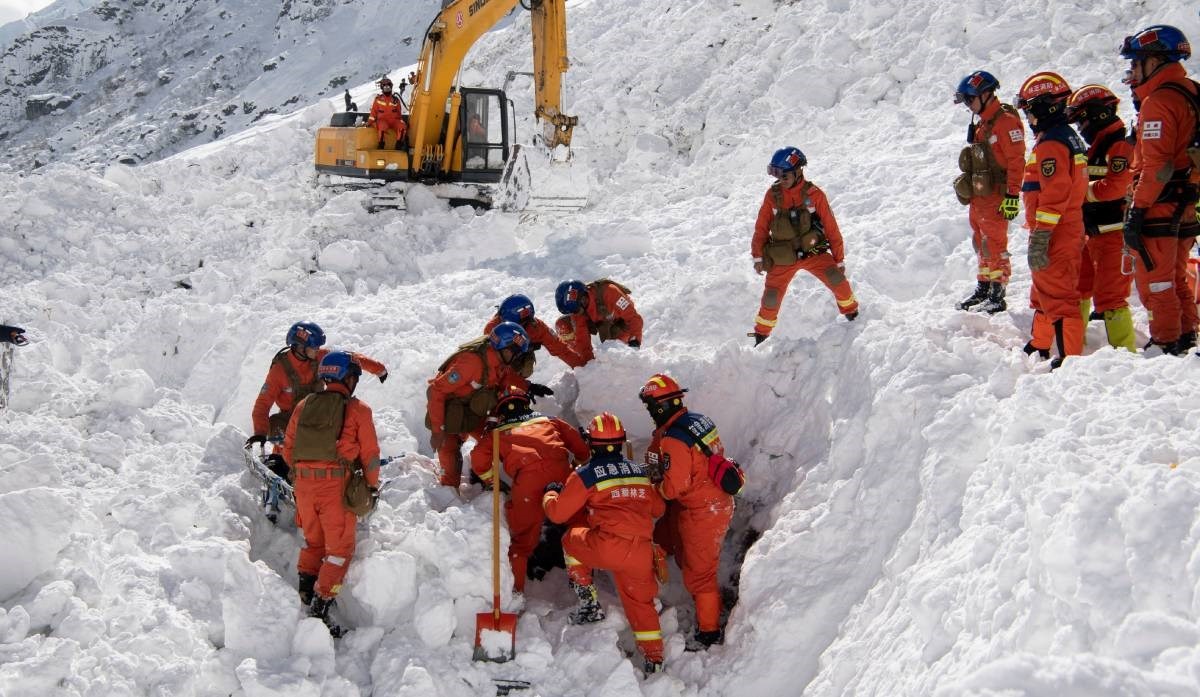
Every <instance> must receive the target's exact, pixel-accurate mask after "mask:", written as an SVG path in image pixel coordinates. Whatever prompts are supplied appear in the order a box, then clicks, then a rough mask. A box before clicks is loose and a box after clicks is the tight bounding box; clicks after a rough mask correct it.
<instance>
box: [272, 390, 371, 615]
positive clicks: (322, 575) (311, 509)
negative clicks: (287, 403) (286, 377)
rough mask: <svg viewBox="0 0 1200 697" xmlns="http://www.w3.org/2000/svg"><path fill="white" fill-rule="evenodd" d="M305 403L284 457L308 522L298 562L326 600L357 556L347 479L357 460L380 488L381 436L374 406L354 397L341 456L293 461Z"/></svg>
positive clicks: (302, 518)
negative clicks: (345, 500)
mask: <svg viewBox="0 0 1200 697" xmlns="http://www.w3.org/2000/svg"><path fill="white" fill-rule="evenodd" d="M325 390H326V391H327V392H340V393H342V394H344V395H348V394H349V388H347V387H346V386H345V385H343V384H341V383H338V382H331V383H329V384H328V385H327V386H326V388H325ZM306 403H307V402H306V401H301V402H300V404H298V405H297V406H296V410H295V412H294V413H293V414H292V419H291V421H289V422H288V427H287V435H286V437H285V438H284V442H283V458H284V460H286V461H287V463H288V464H289V465H291V467H292V471H293V472H294V474H295V483H294V484H295V494H296V515H297V517H298V518H299V519H300V521H301V523H302V524H303V526H304V546H303V547H302V548H301V549H300V560H299V563H298V564H297V565H296V566H297V569H298V570H299V572H300V573H301V574H309V575H312V576H316V577H317V585H316V592H317V593H318V594H319V595H320V596H321V597H322V598H332V597H334V596H336V595H337V594H338V592H339V591H340V590H341V589H342V580H343V579H345V577H346V569H347V568H348V567H349V565H350V559H351V557H353V556H354V542H355V540H354V526H355V523H356V522H357V519H356V517H355V515H354V514H353V513H351V512H350V511H348V510H346V507H345V506H344V505H343V504H342V491H343V489H344V488H345V484H346V477H348V476H349V475H350V473H351V472H352V471H353V470H352V468H353V463H354V462H356V461H357V462H360V463H362V470H363V476H364V477H366V480H367V484H369V485H370V486H373V487H378V486H379V440H378V438H377V437H376V435H375V421H374V419H373V417H372V414H371V407H369V406H367V405H366V404H365V403H364V402H362V401H361V400H359V399H358V398H357V397H350V398H349V399H348V400H347V402H346V414H345V417H344V419H343V421H342V430H341V433H340V434H339V435H338V438H337V460H300V461H298V462H297V461H294V460H293V459H292V452H293V449H294V447H295V444H296V432H297V430H298V428H299V423H300V414H301V413H303V411H304V407H305V404H306Z"/></svg>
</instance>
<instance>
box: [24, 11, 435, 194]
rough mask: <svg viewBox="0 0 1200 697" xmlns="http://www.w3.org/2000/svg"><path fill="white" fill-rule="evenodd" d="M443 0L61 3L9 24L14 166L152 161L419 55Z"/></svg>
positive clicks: (364, 79) (365, 79)
mask: <svg viewBox="0 0 1200 697" xmlns="http://www.w3.org/2000/svg"><path fill="white" fill-rule="evenodd" d="M439 7H440V4H439V3H438V1H437V0H406V1H405V2H401V3H395V2H382V1H380V0H367V1H365V2H364V1H359V0H355V1H354V2H351V1H350V0H287V1H286V2H283V3H275V4H264V3H260V2H248V1H246V0H234V1H232V2H230V1H229V0H222V1H220V2H218V1H216V0H173V1H172V2H150V1H148V0H103V1H102V2H88V3H83V2H80V1H79V0H60V2H56V3H55V4H54V5H51V6H50V7H47V8H46V9H44V10H42V11H41V12H38V13H35V14H34V15H32V16H31V17H30V18H28V19H27V20H25V21H23V22H13V23H10V24H8V25H5V27H4V28H3V29H0V76H2V79H3V84H2V85H0V114H2V115H3V116H4V117H5V118H4V119H3V126H0V143H3V144H4V148H5V151H6V152H7V153H8V157H6V158H5V160H6V163H7V164H9V165H11V166H13V167H15V168H17V169H19V170H26V171H28V170H30V169H33V168H35V167H39V166H42V165H46V164H50V163H54V162H69V163H73V164H78V165H89V164H99V165H107V164H109V163H113V162H117V161H125V162H128V163H130V164H138V163H142V162H146V161H153V160H156V159H159V158H161V157H163V156H165V155H169V154H171V153H175V152H179V151H180V150H183V149H185V148H188V147H191V146H195V145H198V144H201V143H206V142H210V141H213V140H216V139H218V138H220V137H221V136H222V135H225V134H229V133H235V132H237V131H240V130H242V129H244V128H245V127H246V126H248V125H251V124H254V123H257V122H258V121H259V120H260V119H262V118H264V117H266V116H268V115H271V114H287V113H291V112H293V111H295V110H296V109H298V108H300V107H302V106H305V105H308V104H311V103H312V102H314V101H316V100H317V99H318V98H320V97H322V96H330V95H332V96H340V95H341V94H342V91H343V89H344V87H347V86H352V85H357V84H359V83H363V82H368V81H370V80H372V79H376V78H378V77H380V76H381V75H383V74H385V73H386V72H387V71H388V70H390V69H392V68H394V67H395V66H397V65H404V64H407V63H412V62H415V61H416V57H417V53H418V52H419V51H420V47H421V38H422V36H423V35H424V32H425V28H426V27H427V26H428V24H429V21H430V20H431V19H432V18H433V16H434V14H436V12H437V11H438V9H439Z"/></svg>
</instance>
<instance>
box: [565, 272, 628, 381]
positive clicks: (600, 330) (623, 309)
mask: <svg viewBox="0 0 1200 697" xmlns="http://www.w3.org/2000/svg"><path fill="white" fill-rule="evenodd" d="M629 293H630V290H629V289H628V288H626V287H625V286H623V285H621V284H620V283H617V282H616V281H613V280H610V279H607V278H601V279H599V280H596V281H592V282H591V283H588V284H584V282H583V281H580V280H577V279H571V280H569V281H563V282H562V283H559V284H558V288H557V289H556V290H555V291H554V303H555V305H557V306H558V311H559V312H561V313H562V314H563V316H562V317H559V318H558V321H557V322H555V325H554V328H555V330H556V331H557V332H558V336H559V338H561V339H562V340H563V341H564V342H565V343H566V344H567V345H568V346H570V347H571V349H572V350H574V351H575V353H576V355H578V356H579V359H580V360H581V361H583V362H582V363H580V365H584V364H587V363H588V362H590V361H591V360H592V359H593V358H595V357H596V353H595V351H594V350H593V348H592V335H593V334H595V335H596V336H598V337H599V338H600V342H601V343H604V342H605V341H610V340H614V341H620V342H622V343H624V344H626V345H627V346H630V347H632V348H638V347H640V346H641V345H642V316H641V315H639V314H638V311H637V307H636V306H635V305H634V304H633V298H631V297H630V296H629Z"/></svg>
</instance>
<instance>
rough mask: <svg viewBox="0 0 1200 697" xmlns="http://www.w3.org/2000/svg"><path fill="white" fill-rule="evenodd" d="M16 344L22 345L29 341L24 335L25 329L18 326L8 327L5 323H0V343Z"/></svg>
mask: <svg viewBox="0 0 1200 697" xmlns="http://www.w3.org/2000/svg"><path fill="white" fill-rule="evenodd" d="M5 343H7V344H16V345H17V346H24V345H25V344H28V343H29V339H28V338H26V336H25V330H24V329H21V328H20V327H10V326H8V325H7V324H0V344H5Z"/></svg>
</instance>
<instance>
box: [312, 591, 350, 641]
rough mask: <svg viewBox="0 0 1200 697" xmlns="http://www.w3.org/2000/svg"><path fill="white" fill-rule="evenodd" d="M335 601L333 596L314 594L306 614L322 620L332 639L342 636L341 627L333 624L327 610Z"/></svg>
mask: <svg viewBox="0 0 1200 697" xmlns="http://www.w3.org/2000/svg"><path fill="white" fill-rule="evenodd" d="M336 602H337V601H336V600H334V599H333V598H322V597H321V596H319V595H315V594H314V595H313V599H312V602H311V603H310V604H309V606H308V616H309V617H316V618H317V619H319V620H321V621H322V622H324V623H325V626H326V627H328V628H329V636H331V637H333V638H334V639H337V638H338V637H340V636H342V628H341V627H339V626H337V625H336V624H334V622H333V620H332V619H330V617H329V611H330V610H332V609H333V606H334V605H335V604H336Z"/></svg>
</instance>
